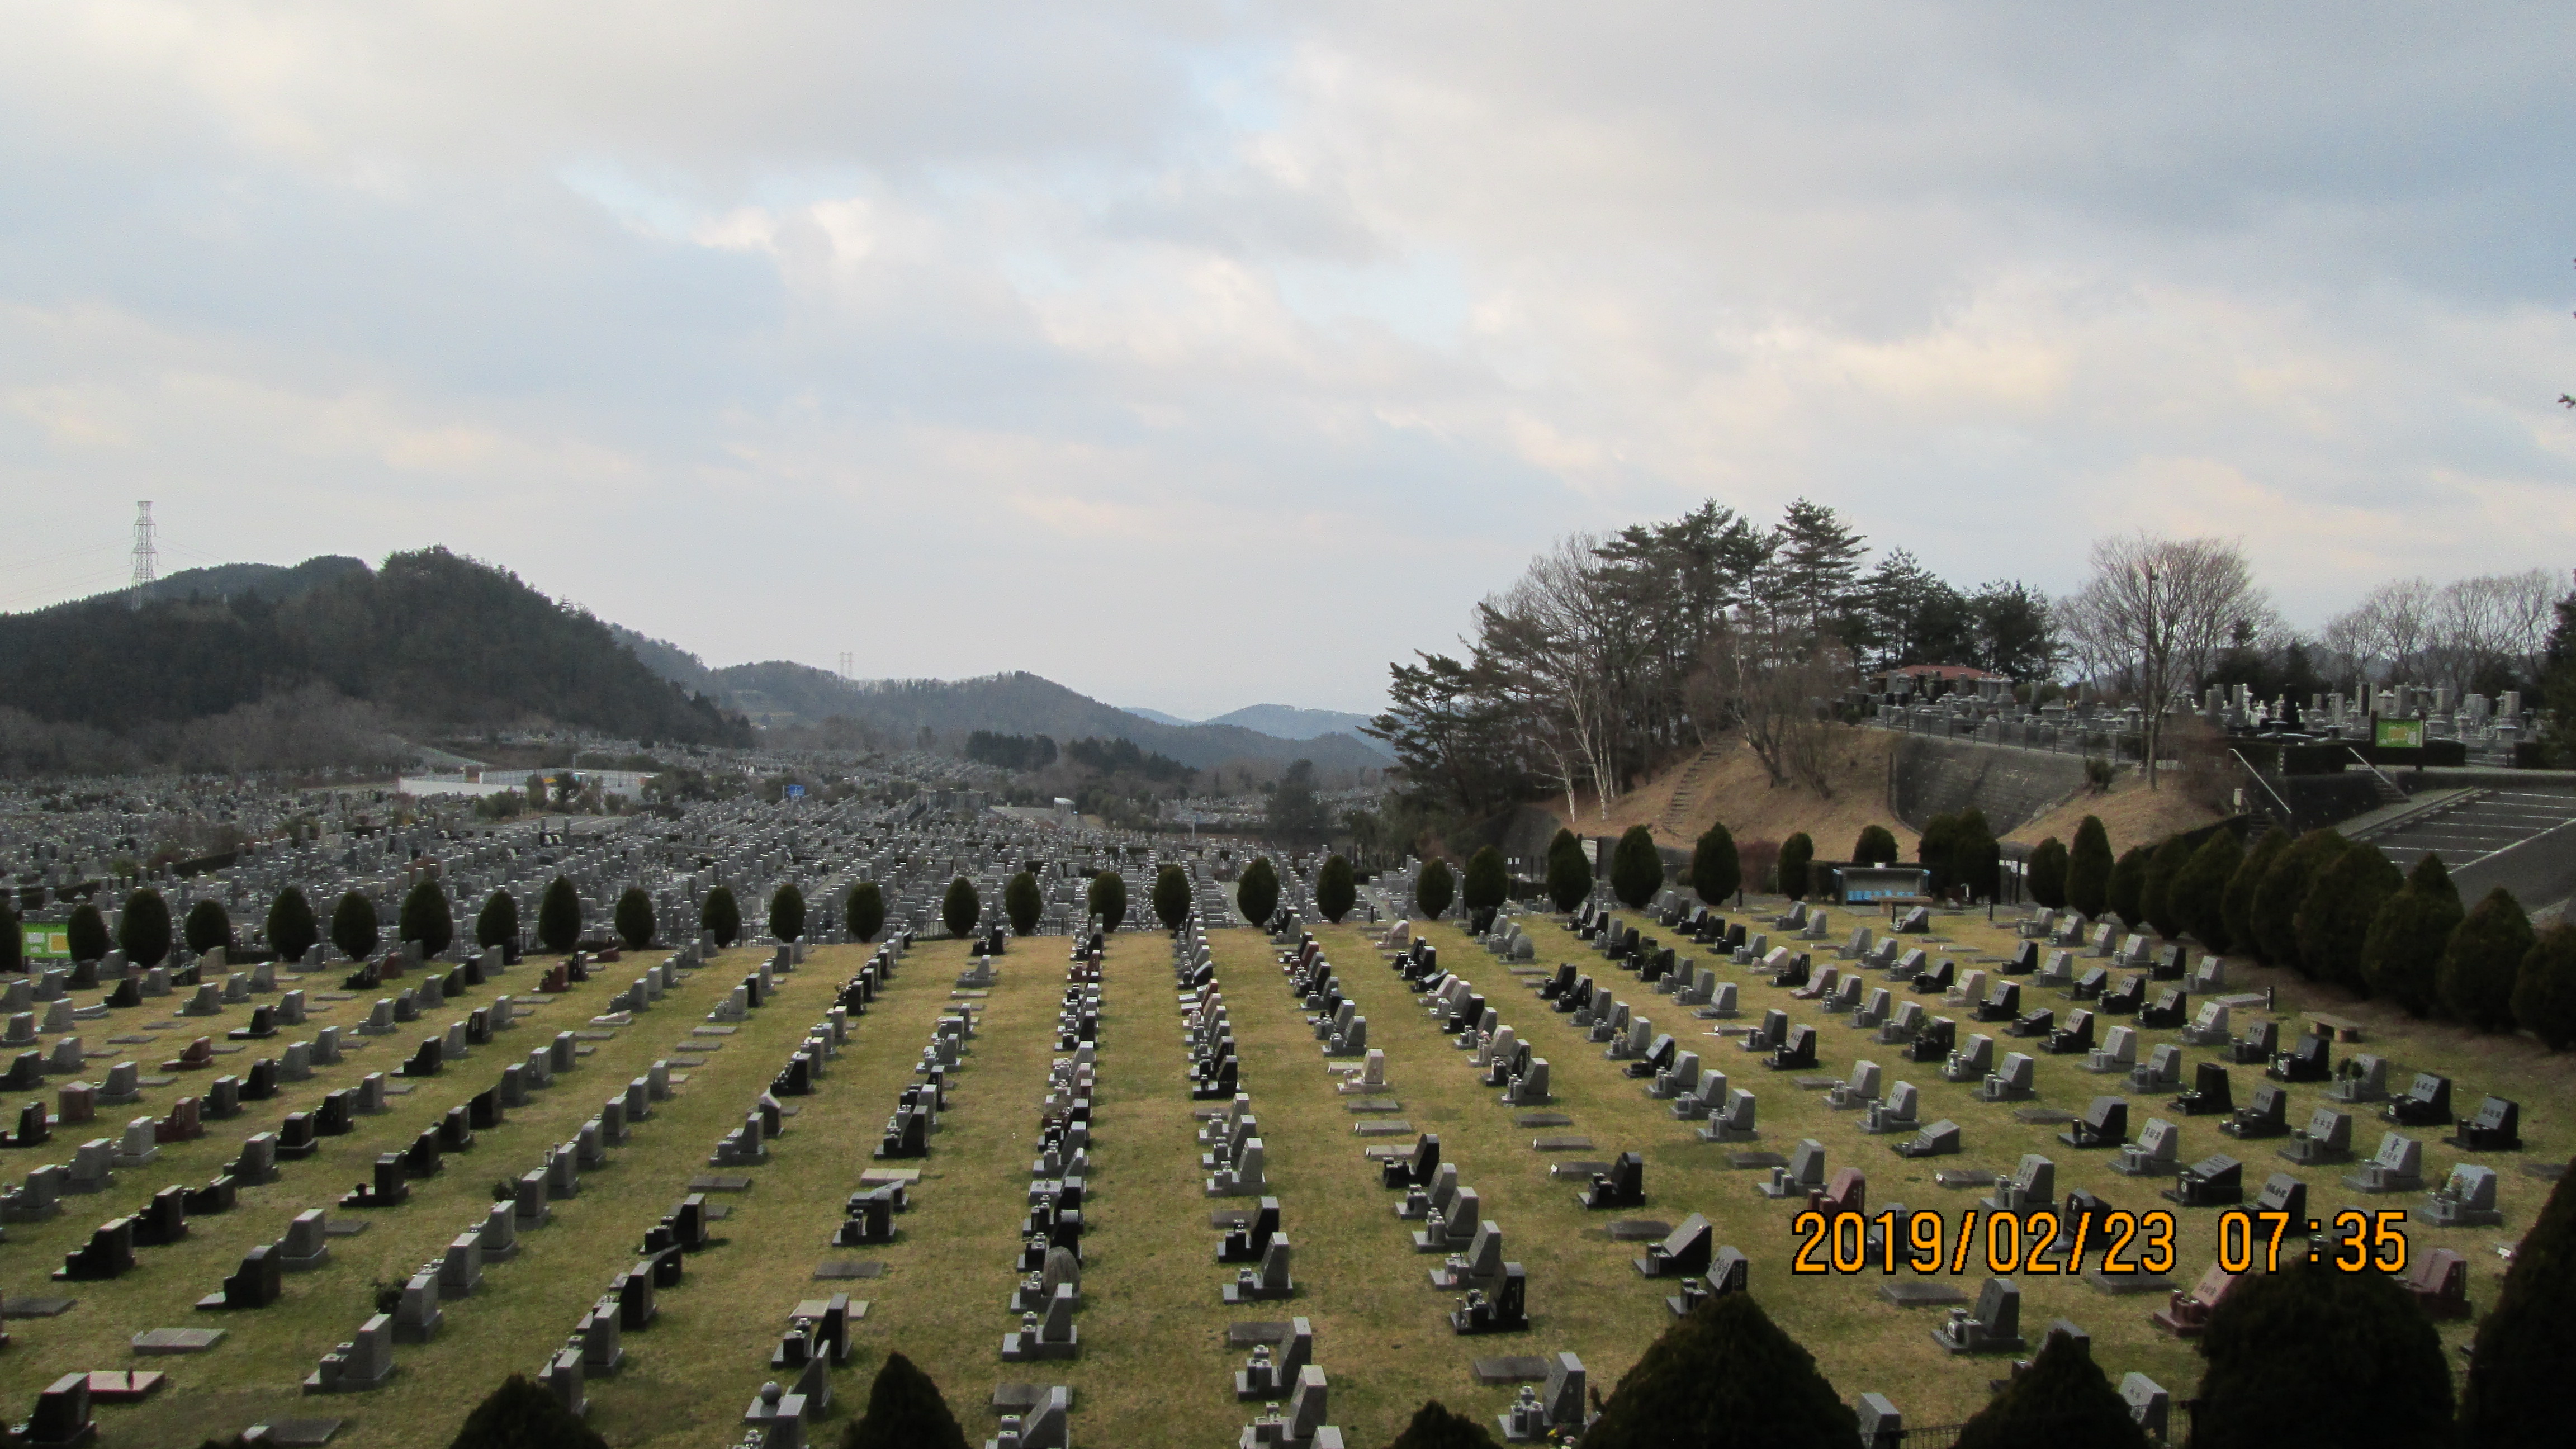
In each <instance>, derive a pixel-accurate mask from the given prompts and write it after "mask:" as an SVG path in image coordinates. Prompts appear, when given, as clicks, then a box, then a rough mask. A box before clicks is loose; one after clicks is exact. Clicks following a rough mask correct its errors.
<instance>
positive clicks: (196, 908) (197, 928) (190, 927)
mask: <svg viewBox="0 0 2576 1449" xmlns="http://www.w3.org/2000/svg"><path fill="white" fill-rule="evenodd" d="M0 925H5V926H10V927H12V928H14V926H15V921H14V920H12V921H8V922H0ZM13 939H14V938H13ZM179 939H180V940H183V941H185V942H187V943H188V949H189V950H191V951H194V952H196V953H197V954H198V955H200V956H202V955H204V954H206V953H207V952H208V951H211V950H213V949H215V948H216V947H217V946H222V947H224V948H226V949H227V950H229V949H230V948H231V946H232V944H233V916H232V912H230V911H227V910H225V909H224V903H223V902H222V901H219V900H216V899H215V898H214V897H212V896H208V897H206V898H205V899H204V900H202V901H199V902H197V903H196V904H195V905H193V906H190V907H188V918H187V919H186V920H185V921H182V922H180V924H179ZM0 949H5V948H0Z"/></svg>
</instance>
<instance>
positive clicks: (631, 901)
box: [613, 886, 653, 951]
mask: <svg viewBox="0 0 2576 1449" xmlns="http://www.w3.org/2000/svg"><path fill="white" fill-rule="evenodd" d="M613 924H614V925H615V926H616V927H617V938H618V939H619V940H621V941H624V942H625V943H626V949H627V950H629V951H641V950H643V949H644V948H645V947H647V946H650V945H652V944H653V897H652V896H650V895H648V894H646V893H645V890H644V888H643V887H642V886H628V887H627V888H626V889H625V890H624V891H623V892H622V893H620V894H619V895H618V897H617V914H616V915H615V917H614V918H613Z"/></svg>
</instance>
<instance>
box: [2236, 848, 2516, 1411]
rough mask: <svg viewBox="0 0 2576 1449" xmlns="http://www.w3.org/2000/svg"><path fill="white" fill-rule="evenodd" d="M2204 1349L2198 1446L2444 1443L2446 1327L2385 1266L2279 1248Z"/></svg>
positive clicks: (2241, 1287)
mask: <svg viewBox="0 0 2576 1449" xmlns="http://www.w3.org/2000/svg"><path fill="white" fill-rule="evenodd" d="M2371 853H2372V854H2374V855H2375V854H2377V853H2378V852H2376V851H2373V852H2371ZM2564 1352H2565V1350H2564V1346H2563V1345H2562V1346H2561V1348H2560V1353H2561V1362H2562V1363H2563V1362H2564ZM2200 1354H2201V1357H2202V1358H2204V1359H2206V1360H2208V1363H2209V1367H2208V1369H2207V1370H2206V1371H2205V1372H2204V1373H2203V1374H2202V1375H2201V1380H2200V1403H2199V1406H2198V1407H2197V1408H2196V1409H2194V1410H2193V1412H2192V1436H2191V1441H2192V1445H2193V1449H2435V1446H2440V1445H2446V1444H2448V1443H2449V1442H2450V1432H2451V1370H2450V1367H2449V1365H2448V1364H2446V1363H2445V1362H2444V1361H2443V1358H2442V1336H2441V1335H2440V1334H2439V1333H2437V1332H2435V1331H2434V1328H2433V1323H2432V1320H2431V1319H2428V1318H2426V1317H2425V1316H2424V1313H2423V1310H2422V1309H2419V1308H2417V1307H2416V1306H2415V1300H2414V1299H2413V1298H2411V1297H2409V1296H2408V1295H2407V1292H2406V1290H2405V1289H2403V1288H2401V1287H2399V1286H2398V1284H2397V1280H2395V1279H2394V1278H2391V1277H2389V1276H2387V1275H2386V1274H2384V1273H2347V1272H2344V1271H2342V1270H2341V1269H2339V1268H2336V1267H2334V1266H2332V1265H2331V1264H2325V1263H2314V1264H2312V1263H2310V1262H2308V1261H2307V1259H2306V1258H2305V1257H2303V1256H2300V1257H2294V1256H2291V1255H2289V1254H2284V1255H2282V1263H2281V1269H2280V1271H2279V1272H2276V1273H2262V1274H2256V1275H2254V1276H2252V1277H2249V1278H2245V1279H2241V1280H2239V1281H2238V1283H2237V1285H2236V1287H2235V1289H2234V1291H2232V1292H2230V1293H2229V1294H2228V1295H2227V1298H2226V1300H2225V1301H2224V1302H2222V1303H2220V1304H2219V1305H2218V1308H2217V1309H2216V1311H2214V1312H2213V1313H2211V1314H2210V1317H2209V1330H2208V1332H2207V1333H2205V1334H2204V1335H2202V1337H2201V1340H2200Z"/></svg>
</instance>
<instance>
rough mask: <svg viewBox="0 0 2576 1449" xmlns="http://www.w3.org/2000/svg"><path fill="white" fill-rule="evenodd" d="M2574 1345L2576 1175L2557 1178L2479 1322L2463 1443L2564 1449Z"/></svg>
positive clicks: (2499, 1448) (2463, 1404)
mask: <svg viewBox="0 0 2576 1449" xmlns="http://www.w3.org/2000/svg"><path fill="white" fill-rule="evenodd" d="M2571 1343H2576V1169H2571V1170H2570V1171H2569V1172H2568V1173H2567V1175H2566V1176H2564V1177H2561V1178H2559V1179H2558V1185H2557V1186H2556V1187H2553V1188H2551V1189H2550V1190H2549V1201H2548V1202H2546V1203H2544V1204H2542V1206H2541V1209H2540V1216H2539V1217H2538V1218H2537V1219H2535V1220H2534V1221H2533V1222H2532V1225H2531V1230H2530V1231H2529V1232H2526V1233H2524V1234H2523V1235H2522V1242H2521V1243H2520V1244H2518V1245H2517V1246H2516V1247H2515V1248H2514V1250H2513V1266H2512V1267H2511V1268H2508V1269H2506V1270H2505V1275H2504V1287H2503V1288H2502V1289H2500V1290H2498V1292H2497V1293H2496V1299H2495V1306H2494V1307H2493V1308H2490V1309H2488V1310H2487V1316H2486V1317H2485V1318H2483V1319H2481V1320H2480V1321H2479V1323H2478V1337H2477V1345H2476V1348H2475V1350H2474V1351H2473V1352H2472V1353H2471V1354H2470V1356H2469V1382H2468V1386H2467V1387H2466V1388H2465V1389H2464V1390H2463V1391H2462V1393H2461V1395H2460V1443H2462V1444H2463V1445H2476V1446H2477V1449H2559V1446H2560V1445H2563V1444H2565V1443H2566V1442H2567V1440H2566V1438H2565V1437H2564V1436H2565V1435H2566V1433H2567V1416H2566V1413H2565V1411H2564V1405H2565V1403H2566V1397H2567V1346H2568V1345H2569V1344H2571Z"/></svg>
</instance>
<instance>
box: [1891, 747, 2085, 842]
mask: <svg viewBox="0 0 2576 1449" xmlns="http://www.w3.org/2000/svg"><path fill="white" fill-rule="evenodd" d="M2083 788H2084V758H2083V757H2082V756H2081V755H2061V754H2056V753H2053V752H2051V751H2047V750H2029V749H2022V748H2020V747H2018V746H2014V745H1985V744H1978V743H1976V742H1975V741H1972V740H1943V739H1934V738H1931V737H1930V736H1927V735H1907V736H1905V737H1904V738H1903V739H1901V740H1899V741H1898V742H1897V745H1896V756H1895V760H1894V763H1893V768H1892V774H1891V778H1890V779H1889V780H1888V789H1887V795H1888V801H1887V803H1888V808H1889V809H1891V810H1893V811H1895V812H1896V818H1897V819H1899V820H1902V821H1904V822H1905V823H1906V824H1907V825H1909V826H1911V827H1912V828H1914V829H1916V830H1921V829H1922V828H1923V827H1924V825H1925V824H1926V823H1928V822H1929V821H1930V820H1931V819H1932V817H1933V816H1935V815H1948V814H1953V813H1955V812H1957V811H1960V810H1965V809H1967V808H1968V807H1969V806H1971V805H1973V806H1975V807H1977V808H1978V809H1979V810H1982V811H1984V812H1985V816H1986V824H1987V826H1988V828H1990V829H1992V830H1993V831H1994V833H1995V834H1997V835H2003V834H2006V833H2008V832H2010V831H2012V830H2015V829H2018V828H2019V827H2021V826H2023V825H2026V824H2028V823H2030V822H2031V821H2033V820H2036V819H2038V818H2039V817H2040V816H2042V815H2045V814H2047V813H2048V812H2049V811H2050V810H2052V809H2055V808H2056V807H2057V806H2058V805H2059V804H2061V803H2063V802H2064V801H2065V800H2067V799H2068V798H2069V797H2071V796H2073V795H2074V794H2075V792H2076V791H2078V790H2081V789H2083Z"/></svg>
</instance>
